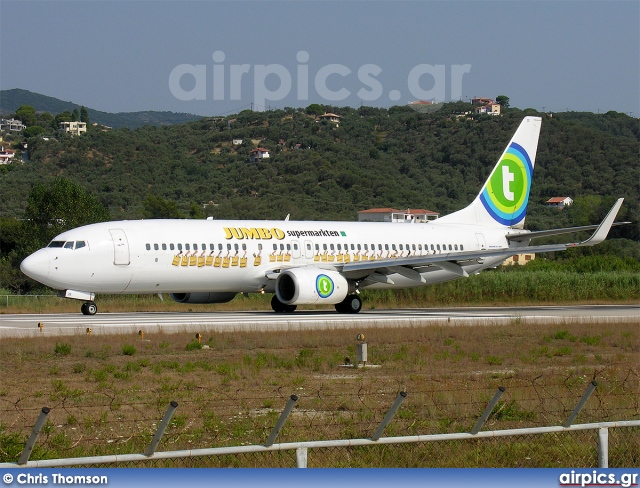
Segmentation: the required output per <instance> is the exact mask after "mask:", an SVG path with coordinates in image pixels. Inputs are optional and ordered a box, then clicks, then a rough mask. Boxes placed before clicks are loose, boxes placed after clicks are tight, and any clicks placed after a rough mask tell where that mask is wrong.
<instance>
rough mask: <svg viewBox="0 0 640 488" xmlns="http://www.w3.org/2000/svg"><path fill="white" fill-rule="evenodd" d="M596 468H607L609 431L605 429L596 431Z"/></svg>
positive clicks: (601, 428)
mask: <svg viewBox="0 0 640 488" xmlns="http://www.w3.org/2000/svg"><path fill="white" fill-rule="evenodd" d="M598 467H599V468H608V467H609V429H608V428H607V427H600V428H599V429H598Z"/></svg>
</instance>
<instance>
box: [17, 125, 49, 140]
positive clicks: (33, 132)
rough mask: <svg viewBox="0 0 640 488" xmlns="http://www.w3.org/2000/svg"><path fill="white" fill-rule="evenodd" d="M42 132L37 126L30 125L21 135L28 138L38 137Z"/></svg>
mask: <svg viewBox="0 0 640 488" xmlns="http://www.w3.org/2000/svg"><path fill="white" fill-rule="evenodd" d="M43 132H44V129H43V128H42V127H40V126H39V125H32V126H31V127H27V128H26V129H25V130H24V131H22V135H24V136H25V137H27V138H29V137H35V136H37V135H40V134H42V133H43Z"/></svg>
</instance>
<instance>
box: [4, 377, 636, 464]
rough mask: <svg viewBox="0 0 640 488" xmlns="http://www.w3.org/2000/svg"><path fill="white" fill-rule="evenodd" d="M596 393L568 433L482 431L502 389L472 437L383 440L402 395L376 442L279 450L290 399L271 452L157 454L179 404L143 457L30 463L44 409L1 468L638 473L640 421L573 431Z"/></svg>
mask: <svg viewBox="0 0 640 488" xmlns="http://www.w3.org/2000/svg"><path fill="white" fill-rule="evenodd" d="M596 386H597V383H596V382H595V381H592V382H591V383H590V384H589V386H588V387H587V389H586V390H585V392H584V394H583V395H582V397H581V398H580V400H579V401H578V403H577V404H576V406H575V408H574V409H573V410H572V411H571V413H570V415H569V416H568V418H567V419H566V421H565V422H564V424H563V425H557V426H547V427H531V428H517V429H505V430H490V431H483V430H482V428H483V426H484V425H485V422H486V421H487V419H488V418H489V416H490V415H492V414H493V413H494V412H495V408H496V406H497V405H498V404H499V401H500V398H501V396H502V395H503V393H504V392H505V388H504V387H500V388H498V390H497V391H496V392H495V394H494V395H493V397H492V398H491V400H490V401H489V402H488V403H487V405H486V406H485V408H484V410H483V412H482V414H481V415H480V417H479V418H478V420H477V421H476V423H475V425H474V427H473V428H472V429H471V431H470V432H456V433H447V434H429V435H413V436H394V437H382V434H383V433H384V431H385V429H386V428H387V426H389V424H390V423H391V422H392V420H393V418H394V416H395V415H396V413H397V412H398V410H399V409H400V407H401V405H402V403H403V401H404V400H405V399H406V398H407V393H406V392H404V391H403V392H400V393H399V394H398V396H397V397H396V399H395V401H394V402H393V404H392V405H391V407H390V408H389V409H388V411H387V412H386V414H385V416H384V418H383V419H382V421H381V422H380V423H379V424H378V425H377V428H376V430H375V432H373V434H372V435H371V437H370V438H354V439H342V440H325V441H302V442H284V443H276V440H277V437H278V435H279V433H280V431H281V430H282V428H283V427H284V425H285V424H286V422H287V419H288V418H289V416H290V415H291V413H292V411H293V409H294V407H295V406H296V404H297V402H298V397H297V396H296V395H291V397H290V398H289V400H288V402H287V404H286V406H285V408H284V410H283V411H282V413H281V414H280V416H279V417H278V419H277V421H276V423H275V426H274V427H273V429H272V430H271V432H270V433H269V436H268V438H267V440H266V441H265V442H264V444H261V445H246V446H229V447H217V448H205V449H183V450H176V451H161V452H157V451H156V448H157V446H158V445H159V443H160V441H161V439H162V437H163V434H164V432H165V430H166V429H167V428H168V427H169V425H170V423H171V421H172V418H173V416H174V413H175V412H176V410H177V408H178V403H177V402H175V401H172V402H171V403H170V405H169V408H168V409H167V410H166V412H165V415H164V417H163V418H162V421H161V422H160V423H159V425H158V428H157V429H156V431H155V434H154V436H153V439H152V441H151V443H150V444H149V445H148V447H147V449H146V451H145V452H144V453H141V454H111V455H104V456H89V457H77V458H66V459H44V460H39V461H30V460H29V458H30V456H31V453H32V451H33V449H34V447H35V446H36V442H37V439H38V436H39V435H40V432H41V431H42V429H43V427H44V425H45V424H46V421H47V417H48V415H49V413H50V411H51V410H50V409H48V408H46V407H45V408H43V409H42V410H41V412H40V416H39V417H38V420H37V421H36V423H35V425H34V427H33V429H32V432H31V436H30V437H29V439H28V441H27V443H26V446H25V447H24V449H23V450H22V453H21V455H20V457H19V459H18V461H17V463H0V468H15V467H62V466H88V465H90V466H94V467H100V466H119V467H123V466H137V467H292V466H297V467H300V468H305V467H308V466H309V467H383V466H386V467H388V466H395V467H448V466H466V467H565V466H571V467H596V466H597V467H601V468H607V467H632V466H637V465H638V464H639V463H640V420H630V421H616V422H597V423H588V424H577V425H573V421H574V420H575V418H576V417H577V416H578V415H579V413H580V411H581V410H582V408H583V407H584V405H585V404H586V403H587V401H588V399H589V397H590V396H591V395H592V393H593V392H594V390H595V389H596ZM611 441H613V442H611ZM436 443H437V445H436ZM443 444H444V446H443ZM309 451H312V454H309Z"/></svg>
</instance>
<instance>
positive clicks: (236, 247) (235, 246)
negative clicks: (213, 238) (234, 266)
mask: <svg viewBox="0 0 640 488" xmlns="http://www.w3.org/2000/svg"><path fill="white" fill-rule="evenodd" d="M233 249H235V251H236V252H238V245H237V244H234V245H233Z"/></svg>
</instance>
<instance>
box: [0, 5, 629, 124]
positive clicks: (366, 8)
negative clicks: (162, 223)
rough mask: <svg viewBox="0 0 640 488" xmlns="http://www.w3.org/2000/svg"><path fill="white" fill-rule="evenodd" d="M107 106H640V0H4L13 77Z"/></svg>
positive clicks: (1, 55) (213, 110)
mask: <svg viewBox="0 0 640 488" xmlns="http://www.w3.org/2000/svg"><path fill="white" fill-rule="evenodd" d="M10 88H22V89H26V90H30V91H33V92H37V93H41V94H43V95H48V96H52V97H56V98H59V99H62V100H64V101H72V102H74V103H78V104H80V105H84V106H87V107H89V108H93V109H96V110H102V111H106V112H134V111H142V110H169V111H173V112H188V113H193V114H197V115H205V116H210V115H224V114H228V113H237V112H239V111H240V110H243V109H246V108H253V109H254V110H264V109H269V108H284V107H306V106H308V105H310V104H312V103H320V104H327V105H331V106H336V107H341V106H351V107H358V106H360V105H368V106H376V107H390V106H393V105H404V104H407V103H409V102H411V101H414V100H433V101H436V102H440V101H451V100H459V99H462V100H469V99H471V98H473V97H486V98H494V99H495V97H497V96H498V95H506V96H508V97H509V99H510V102H511V106H514V107H518V108H521V109H525V108H534V109H537V110H544V111H547V112H558V111H566V110H574V111H590V112H596V113H597V112H607V111H609V110H615V111H618V112H624V113H627V114H630V115H632V116H634V117H639V116H640V2H638V1H637V0H629V1H563V0H561V1H538V0H536V1H533V0H532V1H510V2H507V1H482V0H477V1H408V0H402V1H366V0H361V1H337V0H335V1H310V0H306V1H302V0H300V1H297V0H289V1H280V0H271V1H242V0H235V1H231V0H229V1H222V0H220V1H213V0H211V1H207V0H200V1H195V0H183V1H172V0H165V1H153V0H149V1H146V0H137V1H112V0H102V1H101V0H97V1H64V0H60V1H30V0H0V89H10Z"/></svg>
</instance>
